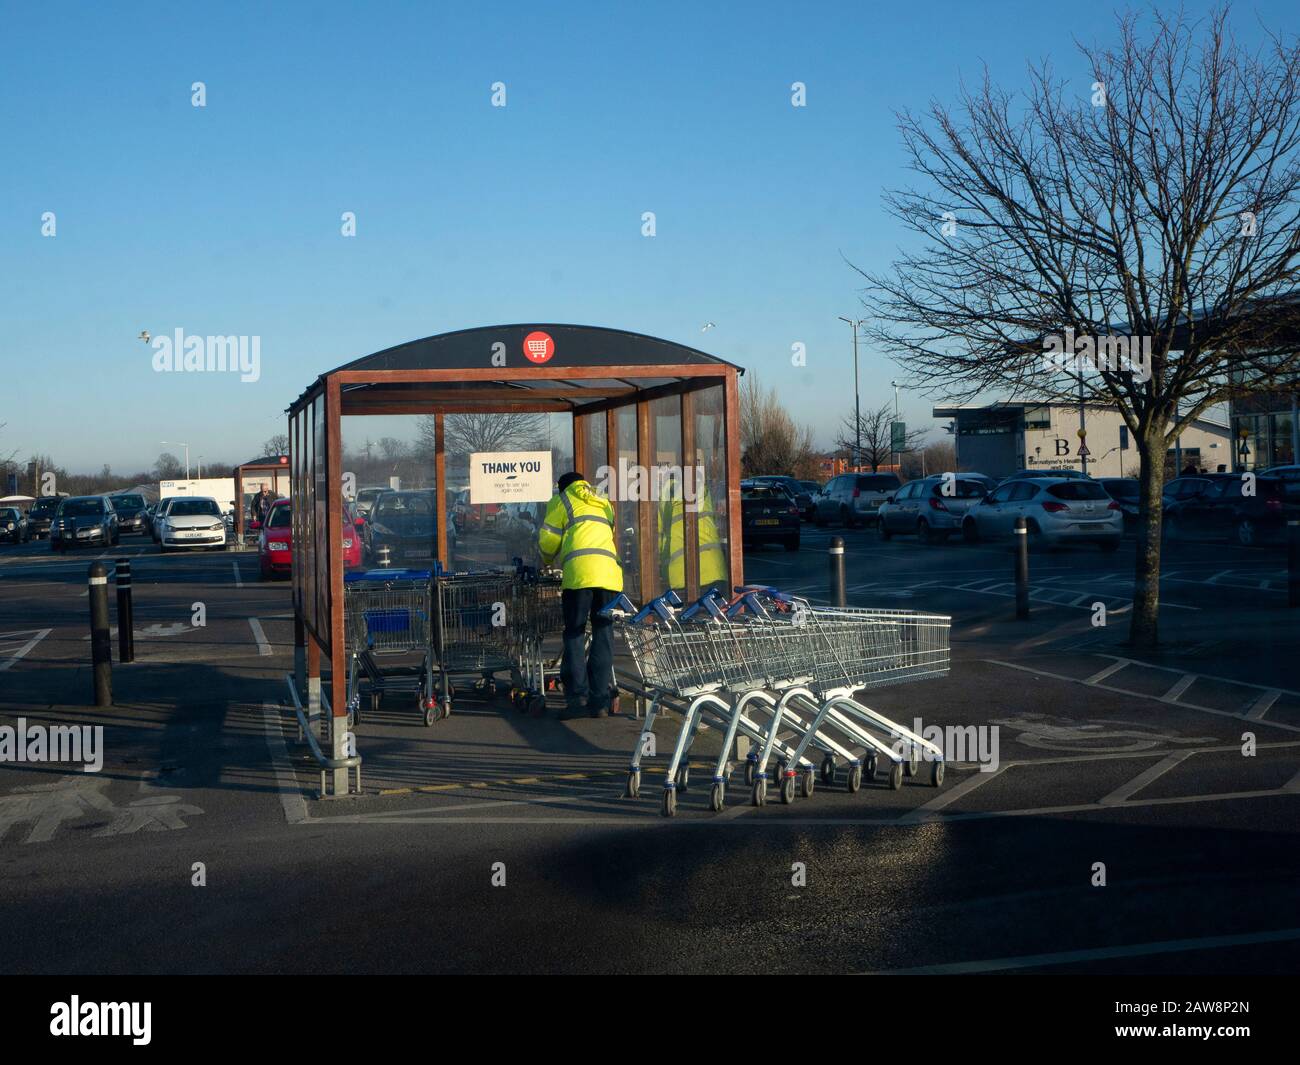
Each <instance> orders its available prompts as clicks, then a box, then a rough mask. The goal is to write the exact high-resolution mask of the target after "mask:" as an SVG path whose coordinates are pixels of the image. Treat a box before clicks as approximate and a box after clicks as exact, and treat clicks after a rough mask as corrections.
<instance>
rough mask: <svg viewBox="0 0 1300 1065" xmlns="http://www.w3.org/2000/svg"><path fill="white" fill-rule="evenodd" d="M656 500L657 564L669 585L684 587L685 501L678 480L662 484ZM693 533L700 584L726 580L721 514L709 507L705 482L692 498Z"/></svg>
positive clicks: (709, 499) (710, 502)
mask: <svg viewBox="0 0 1300 1065" xmlns="http://www.w3.org/2000/svg"><path fill="white" fill-rule="evenodd" d="M664 491H665V494H664V497H663V500H662V502H661V503H660V504H659V568H660V572H661V573H662V574H663V577H664V580H666V581H667V582H668V587H669V588H685V587H686V505H685V503H683V501H682V498H681V496H682V491H681V483H680V482H679V481H678V480H677V478H675V477H674V478H673V479H672V480H671V481H670V482H669V483H668V484H667V485H665V486H664ZM696 504H697V508H696V511H695V534H696V542H697V543H698V544H699V550H700V587H701V588H703V587H704V586H705V585H707V584H712V583H713V582H714V581H724V582H725V581H726V580H727V552H726V550H725V549H724V548H723V546H722V542H721V537H719V535H718V524H719V522H721V521H722V517H723V516H722V515H721V514H718V513H716V512H715V511H714V509H713V500H712V498H711V497H710V496H709V489H708V486H707V485H705V484H703V483H701V484H700V489H699V494H698V497H697V499H696Z"/></svg>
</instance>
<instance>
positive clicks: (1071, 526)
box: [962, 477, 1124, 551]
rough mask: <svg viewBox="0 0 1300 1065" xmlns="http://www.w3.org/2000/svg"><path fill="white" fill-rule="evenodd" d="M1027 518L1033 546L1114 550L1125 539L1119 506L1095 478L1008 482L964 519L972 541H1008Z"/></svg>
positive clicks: (1055, 478)
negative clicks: (1077, 545)
mask: <svg viewBox="0 0 1300 1065" xmlns="http://www.w3.org/2000/svg"><path fill="white" fill-rule="evenodd" d="M1017 518H1024V519H1025V525H1026V527H1027V528H1028V530H1029V542H1030V544H1031V545H1042V546H1045V547H1059V546H1060V545H1062V544H1067V543H1092V544H1097V545H1098V546H1099V547H1100V548H1101V549H1102V550H1103V551H1114V550H1115V549H1116V548H1118V547H1119V545H1120V539H1121V537H1123V535H1124V515H1123V513H1122V512H1121V511H1120V509H1119V504H1118V503H1116V502H1115V501H1114V500H1113V499H1111V498H1110V496H1108V495H1107V494H1106V489H1104V488H1103V487H1102V486H1101V485H1100V484H1098V483H1097V482H1096V481H1093V480H1091V479H1089V480H1082V479H1080V478H1066V477H1053V478H1046V477H1036V478H1034V479H1032V480H1024V481H1004V482H1003V483H1002V484H1000V485H998V487H997V488H995V489H994V490H993V492H992V493H991V494H990V495H989V496H988V498H986V499H985V500H983V501H982V502H981V503H979V504H978V505H977V506H974V507H972V508H971V509H970V511H969V512H968V513H967V514H966V515H965V517H964V518H963V519H962V534H963V535H964V536H965V538H966V539H967V540H968V541H976V540H994V541H996V540H1004V541H1005V540H1009V539H1010V538H1011V536H1012V535H1013V533H1014V531H1015V527H1016V519H1017Z"/></svg>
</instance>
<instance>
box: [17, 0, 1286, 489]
mask: <svg viewBox="0 0 1300 1065" xmlns="http://www.w3.org/2000/svg"><path fill="white" fill-rule="evenodd" d="M1207 7H1208V5H1205V4H1202V3H1199V2H1198V3H1190V4H1189V5H1188V10H1189V11H1192V12H1198V11H1203V10H1205V9H1206V8H1207ZM1261 21H1262V23H1263V24H1264V25H1267V26H1269V27H1272V28H1277V29H1283V30H1286V31H1288V32H1291V31H1294V30H1295V29H1296V28H1297V23H1300V19H1298V18H1297V17H1296V9H1295V4H1294V0H1266V2H1260V3H1255V4H1251V5H1245V4H1242V5H1239V6H1238V8H1237V9H1236V18H1235V23H1236V26H1237V29H1238V32H1239V35H1240V36H1241V37H1242V38H1243V40H1246V41H1248V42H1253V41H1255V40H1257V39H1258V35H1259V30H1258V26H1259V23H1260V22H1261ZM0 25H3V27H4V31H3V35H2V36H0V135H2V137H3V140H2V142H0V143H3V154H2V155H0V160H2V162H0V279H2V283H0V321H2V322H3V333H2V334H0V399H2V400H3V402H0V420H7V421H8V423H9V425H8V427H7V428H6V429H5V430H4V431H3V432H2V433H0V452H3V453H8V451H9V450H12V449H13V448H19V449H20V451H21V454H23V455H26V454H27V453H29V452H33V451H36V452H48V453H50V454H52V455H53V456H54V457H55V458H56V459H57V460H58V461H59V462H61V463H62V464H64V465H66V466H68V467H69V468H71V469H73V470H74V471H88V470H94V469H97V468H98V467H99V466H100V465H101V464H102V463H105V462H107V463H110V464H111V465H112V466H113V467H114V469H117V470H120V471H122V472H129V471H131V470H134V469H137V468H143V467H146V466H148V465H150V464H152V462H153V460H154V459H155V458H156V457H157V455H158V453H159V452H160V451H162V450H164V448H163V447H162V446H161V445H160V443H159V441H161V440H164V439H165V440H186V441H189V442H190V443H191V445H193V446H192V447H191V453H192V454H193V455H195V456H197V455H199V454H203V455H205V456H207V457H208V458H209V459H210V460H218V459H219V460H222V461H240V460H242V459H245V458H248V457H251V456H252V455H253V454H254V452H256V451H257V449H258V446H259V445H260V444H261V442H262V441H263V440H265V439H266V438H267V437H269V436H271V435H272V434H274V433H277V432H282V431H283V430H284V418H283V415H282V411H283V409H284V407H285V406H286V405H287V404H288V403H289V402H290V401H291V400H292V399H293V398H294V397H295V396H296V395H297V394H298V393H299V392H300V391H301V389H302V387H303V386H304V385H305V384H307V383H308V382H309V381H310V380H311V379H312V378H314V377H315V375H316V374H317V373H319V372H320V371H322V370H324V369H327V368H330V367H332V366H335V365H337V364H339V363H341V362H345V361H347V360H349V359H352V358H355V357H357V356H360V355H363V354H366V353H369V352H371V351H376V350H379V349H381V348H384V347H387V346H389V345H392V344H395V343H399V342H401V341H404V340H408V339H412V338H416V337H421V336H428V335H430V334H434V333H439V332H443V331H446V330H450V329H457V328H463V327H467V326H474V325H484V324H493V323H499V322H516V321H518V322H524V321H559V322H583V323H591V324H598V325H609V326H616V327H620V328H626V329H632V330H636V331H640V332H645V333H650V334H653V335H657V336H663V337H666V338H669V339H671V340H676V341H680V342H683V343H687V344H692V345H695V346H698V347H702V348H704V349H705V350H708V351H711V352H714V353H716V354H718V355H721V356H723V357H725V358H728V359H731V360H733V361H736V362H739V363H740V364H741V365H744V366H746V367H748V368H750V369H753V370H757V371H758V372H759V374H760V376H761V377H762V378H763V379H764V380H765V381H766V382H767V383H769V384H773V385H776V386H778V387H779V388H780V389H781V393H782V395H783V397H784V398H785V400H786V401H787V403H788V405H789V406H790V408H791V410H792V412H793V413H794V414H795V415H796V417H797V418H799V419H800V420H801V421H804V422H806V423H809V424H812V425H813V426H814V427H815V428H816V429H817V432H818V435H819V438H820V440H821V442H823V443H828V442H829V441H830V439H831V438H832V436H833V434H834V426H835V423H836V422H837V421H838V420H839V418H840V417H841V416H842V415H843V414H845V413H846V412H847V411H848V410H849V409H850V407H851V404H852V384H853V379H852V360H851V355H850V351H851V348H850V337H849V330H848V327H847V326H846V325H844V324H843V323H841V322H839V321H837V320H836V318H837V316H838V315H845V316H853V315H855V313H857V312H858V311H859V307H858V297H857V290H858V287H859V286H858V284H857V275H855V274H854V273H853V272H852V271H851V270H850V269H849V267H848V266H846V265H845V264H844V262H843V258H842V257H847V258H848V259H850V260H852V261H855V262H858V263H860V264H862V265H864V266H866V267H869V268H876V267H879V266H881V265H883V264H884V263H885V262H887V261H888V259H889V258H890V256H891V254H892V252H893V250H894V248H895V246H896V244H897V243H898V242H899V241H900V240H902V239H905V237H904V235H903V234H902V233H901V231H900V230H899V228H898V227H897V226H896V225H895V224H894V223H893V221H892V220H891V219H889V218H887V217H886V216H885V215H884V213H883V212H882V210H881V203H880V197H881V191H882V189H884V188H886V187H889V186H892V185H897V184H901V183H905V182H906V180H907V174H906V172H905V171H904V170H903V168H902V166H901V160H900V155H899V150H898V136H897V134H896V132H895V129H894V118H893V111H894V110H895V109H896V108H903V107H908V108H914V109H919V108H924V107H925V105H926V104H927V102H928V101H929V100H930V99H931V98H933V97H937V98H939V99H943V100H951V99H952V97H953V94H954V92H955V90H956V88H957V86H958V83H959V79H960V78H962V77H963V76H964V77H965V78H967V79H974V78H976V77H978V76H979V73H980V68H981V64H982V63H985V62H987V63H988V64H989V66H990V69H991V70H992V72H993V74H994V76H995V78H996V79H997V80H999V81H1000V82H1002V83H1003V84H1012V85H1020V84H1023V78H1024V69H1025V64H1026V62H1027V61H1028V60H1031V59H1037V58H1042V57H1051V58H1053V59H1054V60H1056V61H1057V62H1058V65H1059V69H1060V71H1061V72H1062V73H1063V74H1070V75H1074V74H1076V73H1077V74H1078V76H1079V81H1080V92H1081V93H1085V92H1086V91H1087V85H1086V77H1085V72H1084V71H1083V69H1082V67H1081V66H1080V64H1079V62H1078V59H1077V56H1076V53H1075V51H1074V46H1073V43H1072V39H1071V38H1072V36H1077V37H1080V38H1082V39H1084V40H1089V41H1091V40H1103V41H1109V40H1110V39H1111V38H1112V30H1113V20H1112V17H1111V13H1110V9H1108V8H1103V7H1100V6H1097V5H1089V4H1057V3H1042V2H1041V0H1038V2H1029V0H1025V2H1008V0H988V2H975V3H972V2H968V0H967V2H952V3H950V2H935V0H928V2H927V0H919V2H917V3H895V4H888V5H884V4H863V3H851V2H850V3H825V4H818V3H802V2H801V3H788V2H781V3H744V4H741V3H737V4H728V5H713V4H704V3H700V2H698V0H695V2H691V3H682V4H666V3H655V4H643V3H617V2H610V0H602V2H598V3H564V4H557V5H549V4H547V5H543V4H538V3H528V4H524V3H508V2H492V3H470V2H462V3H456V4H444V3H412V4H389V3H369V4H367V3H358V4H355V5H352V4H348V5H344V4H338V3H330V2H321V3H313V4H297V3H295V4H287V3H281V4H267V3H257V4H251V3H248V4H244V3H220V4H190V3H185V4H177V3H174V2H173V3H130V4H122V3H114V4H89V3H83V4H63V3H39V4H37V3H31V4H13V3H5V4H3V5H0ZM195 81H203V82H204V83H206V86H207V106H206V107H205V108H202V109H199V108H195V107H192V106H191V103H190V95H191V94H190V86H191V83H193V82H195ZM496 81H502V82H505V83H506V86H507V93H508V104H507V106H506V107H505V108H504V109H501V108H493V107H492V106H490V86H491V84H492V83H493V82H496ZM794 81H803V82H805V83H806V84H807V101H808V105H807V107H805V108H794V107H791V105H790V85H791V83H792V82H794ZM46 211H53V212H55V214H56V216H57V226H58V230H57V236H56V237H54V238H47V237H42V236H41V232H40V226H41V215H42V213H43V212H46ZM344 211H355V212H356V214H357V226H358V235H357V237H356V238H355V239H345V238H343V237H341V236H340V235H339V226H340V215H341V213H342V212H344ZM643 211H653V212H655V214H656V216H657V227H658V234H657V236H655V237H654V238H653V239H648V238H645V237H643V236H642V235H641V214H642V212H643ZM710 321H711V322H715V323H717V327H716V328H715V329H712V330H710V331H709V332H707V333H701V331H700V328H701V326H702V325H703V324H704V323H705V322H710ZM177 328H182V329H184V330H185V331H186V332H187V333H189V334H198V335H204V334H246V335H259V336H260V337H261V338H262V376H261V379H260V381H258V382H257V383H256V384H244V383H240V382H239V381H238V380H237V379H234V378H231V379H224V380H214V379H213V378H212V377H210V376H206V375H201V374H156V373H154V372H153V370H152V368H151V364H150V357H151V355H152V351H151V349H150V348H149V347H147V346H146V345H145V344H143V343H142V342H141V341H139V340H137V339H135V338H136V336H137V334H139V332H140V331H141V330H142V329H147V330H149V331H150V332H151V333H153V334H155V335H158V334H162V333H171V332H172V331H174V330H175V329H177ZM796 341H801V342H803V343H804V344H806V345H807V351H808V365H807V367H806V368H804V369H802V370H800V369H796V368H794V367H792V366H791V365H790V359H789V356H790V345H791V344H792V343H795V342H796ZM862 366H863V405H864V406H866V405H868V404H879V403H882V402H884V401H886V400H887V399H891V398H892V394H893V393H892V389H891V388H890V387H889V381H890V379H891V377H895V376H898V371H897V369H896V368H895V367H893V366H892V365H890V364H889V363H887V362H885V361H884V360H883V359H882V358H881V357H880V356H879V355H878V354H877V353H875V352H873V351H871V350H870V349H868V348H864V349H863V351H862ZM929 408H930V403H929V401H928V400H926V399H924V398H922V397H920V396H913V397H908V396H907V395H906V394H904V398H903V411H904V414H905V416H907V417H908V420H909V421H910V422H913V423H916V424H929V423H930V418H929ZM167 450H178V449H174V448H171V449H167ZM178 453H179V451H178Z"/></svg>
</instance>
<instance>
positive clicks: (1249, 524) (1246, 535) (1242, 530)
mask: <svg viewBox="0 0 1300 1065" xmlns="http://www.w3.org/2000/svg"><path fill="white" fill-rule="evenodd" d="M1258 542H1259V534H1258V532H1257V531H1256V529H1255V523H1254V522H1253V521H1251V520H1250V519H1249V518H1245V519H1243V520H1242V521H1241V522H1240V523H1238V525H1237V543H1239V544H1241V546H1242V547H1253V546H1254V545H1255V544H1256V543H1258Z"/></svg>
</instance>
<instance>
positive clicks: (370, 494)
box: [356, 487, 390, 518]
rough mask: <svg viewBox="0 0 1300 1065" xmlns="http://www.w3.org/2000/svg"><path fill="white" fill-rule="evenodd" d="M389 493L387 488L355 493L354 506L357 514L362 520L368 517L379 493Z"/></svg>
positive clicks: (365, 489) (367, 489)
mask: <svg viewBox="0 0 1300 1065" xmlns="http://www.w3.org/2000/svg"><path fill="white" fill-rule="evenodd" d="M387 491H390V489H388V488H373V487H372V488H362V489H361V490H360V491H358V492H357V499H356V506H357V514H358V515H360V516H361V517H362V518H366V517H368V516H369V515H370V508H371V507H373V506H374V505H375V500H376V499H378V498H379V496H380V493H382V492H387Z"/></svg>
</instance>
